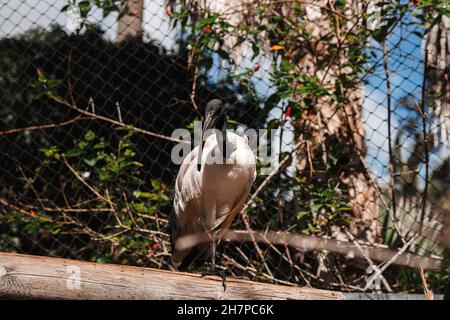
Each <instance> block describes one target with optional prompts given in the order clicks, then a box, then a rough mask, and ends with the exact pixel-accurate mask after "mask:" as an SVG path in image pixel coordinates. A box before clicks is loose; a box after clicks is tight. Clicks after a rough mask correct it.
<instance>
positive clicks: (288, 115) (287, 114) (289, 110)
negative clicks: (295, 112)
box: [284, 106, 292, 118]
mask: <svg viewBox="0 0 450 320" xmlns="http://www.w3.org/2000/svg"><path fill="white" fill-rule="evenodd" d="M291 112H292V109H291V106H288V107H287V109H286V111H285V112H284V115H285V116H286V118H289V117H290V116H291Z"/></svg>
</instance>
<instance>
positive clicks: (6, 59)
mask: <svg viewBox="0 0 450 320" xmlns="http://www.w3.org/2000/svg"><path fill="white" fill-rule="evenodd" d="M94 2H95V1H92V3H94ZM180 2H181V3H182V4H183V3H184V2H183V1H180ZM243 2H244V3H245V4H247V5H251V4H253V5H255V4H254V3H253V2H250V1H243ZM294 2H295V1H294ZM361 2H363V1H361ZM70 3H72V2H70V1H69V2H67V1H63V0H60V1H32V0H26V1H20V2H19V1H1V2H0V93H1V94H0V97H1V100H0V101H1V105H0V106H1V107H0V119H1V120H0V123H1V127H0V164H1V165H0V250H1V251H5V252H18V253H26V254H33V255H44V256H55V257H67V258H72V259H82V260H90V261H96V262H107V263H120V264H131V265H138V266H148V267H155V268H164V269H173V267H172V266H171V262H170V252H171V251H170V230H169V228H168V220H169V216H170V214H171V213H172V211H173V205H172V201H173V192H174V181H175V177H176V175H177V171H178V167H179V165H178V164H176V163H174V162H173V161H172V149H173V147H174V146H175V145H176V144H177V143H178V140H177V139H178V138H179V137H172V133H173V132H174V130H176V129H178V128H186V129H188V130H190V131H192V130H193V123H194V120H201V115H202V112H203V108H204V107H205V105H206V103H207V102H208V101H209V100H211V99H214V98H219V99H221V100H223V101H224V102H225V103H226V105H227V106H228V107H229V108H230V116H229V118H230V119H229V120H230V121H229V125H230V128H231V127H233V128H240V130H241V131H243V130H244V129H246V128H255V129H262V128H268V129H275V131H273V134H272V135H271V136H270V137H269V145H268V147H269V150H270V152H271V154H272V156H273V157H275V158H277V159H279V167H278V169H277V170H273V171H270V170H269V171H268V172H269V174H266V175H259V176H258V178H257V180H256V182H255V184H254V186H253V189H252V192H251V197H250V199H249V200H248V201H247V203H246V205H245V207H244V209H243V210H242V211H241V213H240V214H239V215H238V216H237V218H236V219H235V222H234V223H233V225H232V227H231V229H232V230H231V231H230V232H229V233H227V235H226V236H225V239H223V241H222V242H221V244H220V246H219V251H220V255H219V256H220V259H219V265H220V266H219V268H221V269H223V270H225V271H226V273H227V274H229V275H233V276H238V277H244V278H249V279H252V280H257V281H269V282H275V283H282V284H300V285H306V286H312V287H318V288H327V289H333V290H341V291H354V292H361V291H380V290H381V291H389V292H393V291H394V292H397V291H409V292H421V291H422V279H421V278H420V273H419V271H418V268H419V267H423V268H424V269H425V270H426V273H425V274H426V276H427V278H426V279H425V281H427V282H428V284H429V286H430V287H431V289H432V290H433V291H435V292H440V293H448V288H449V287H448V284H449V273H448V268H449V263H448V260H447V257H448V247H449V246H450V239H449V236H448V234H449V223H450V222H449V217H450V216H449V210H450V203H449V200H448V199H450V194H449V191H448V186H449V179H450V178H449V177H450V174H449V173H450V162H449V145H448V133H449V131H448V129H447V128H448V126H446V125H447V123H448V121H449V114H448V110H450V108H448V106H447V104H448V92H447V91H446V90H448V73H449V72H448V71H449V67H448V65H447V60H448V59H447V57H448V54H449V52H448V46H449V42H448V40H449V35H448V32H449V31H448V30H449V29H448V25H447V20H446V19H447V18H442V19H443V20H442V23H440V24H438V25H437V26H435V27H433V28H432V29H431V31H429V33H427V36H424V34H425V32H424V29H421V27H420V26H419V24H418V23H417V21H416V20H417V18H416V17H415V16H414V15H412V14H410V13H406V14H404V15H402V16H401V18H400V19H398V21H397V22H396V23H395V24H393V25H392V26H391V29H390V32H389V35H388V36H387V37H386V39H385V40H384V41H381V42H377V41H375V39H372V38H371V39H369V40H367V41H366V43H365V44H364V46H363V49H362V50H361V52H360V53H361V54H363V55H364V57H365V58H364V63H363V64H362V66H361V68H360V70H359V71H358V77H357V79H356V80H355V79H351V80H348V79H347V80H345V81H342V82H339V83H340V85H341V86H344V87H345V86H346V85H347V84H348V83H352V85H351V86H350V85H349V86H348V88H351V89H352V90H354V92H352V93H350V94H349V98H348V100H347V102H346V103H347V105H350V109H347V106H346V107H345V108H343V109H336V110H334V109H332V108H331V107H330V108H329V109H327V108H328V107H325V105H332V104H334V103H335V102H334V100H333V99H331V100H327V99H326V98H324V97H323V95H322V96H320V97H319V98H318V99H317V100H314V98H313V99H312V100H311V101H310V100H308V99H309V96H308V95H309V94H310V93H308V92H306V91H305V90H306V89H303V90H302V89H299V90H297V91H296V92H295V93H294V94H292V95H291V96H290V98H286V97H280V95H279V91H280V90H281V89H280V88H281V87H280V83H281V80H280V78H277V77H276V76H277V73H281V72H282V71H283V63H284V62H283V61H286V60H283V59H285V58H286V57H288V58H287V59H289V50H286V48H285V47H286V46H287V45H286V44H285V45H279V47H276V46H275V45H274V44H273V43H270V44H269V48H270V49H268V50H266V51H267V52H265V53H260V54H255V55H254V56H253V58H250V56H251V55H252V54H254V53H255V51H256V50H257V48H255V47H254V46H253V47H252V48H251V49H250V48H248V46H249V45H248V46H247V47H246V46H245V43H244V45H242V44H241V43H240V44H239V45H237V44H236V42H233V41H236V39H232V38H228V39H227V38H226V37H225V40H224V44H223V47H221V48H220V49H217V48H215V47H214V43H213V44H211V47H212V48H210V49H211V50H210V51H204V52H202V55H201V58H198V59H197V60H196V58H195V57H194V54H193V52H196V51H197V50H199V49H198V48H200V45H199V46H196V43H199V41H197V42H192V37H190V35H189V32H188V31H187V29H185V28H183V27H185V25H183V24H182V23H181V24H180V23H178V24H176V23H175V20H177V19H179V20H183V19H185V16H183V15H182V14H181V13H182V11H180V10H182V8H183V7H182V6H181V9H180V6H178V5H177V4H176V3H175V4H174V3H173V2H170V3H165V2H164V1H127V2H126V3H127V5H128V7H127V8H128V10H129V12H131V14H125V15H119V14H118V12H117V11H114V10H113V9H114V8H113V9H111V10H110V11H111V14H108V15H106V17H103V16H102V14H104V10H105V9H104V8H103V11H102V10H100V9H99V8H97V7H95V8H93V9H92V11H89V12H87V13H86V17H87V21H85V20H83V19H81V18H80V16H81V17H83V5H81V4H80V1H78V2H75V3H78V4H80V6H78V4H77V5H73V6H71V7H65V6H66V5H67V4H70ZM81 3H89V1H82V2H81ZM99 3H100V2H99ZM114 3H116V2H114ZM220 3H222V2H220V1H219V2H217V3H216V4H212V6H213V7H214V6H216V7H214V9H215V10H216V11H220V6H219V4H220ZM302 3H303V2H301V1H299V4H300V5H301V6H302V5H303V7H302V8H300V9H298V10H304V15H305V16H304V17H305V19H306V20H307V19H311V16H312V17H313V18H314V19H315V20H314V19H313V20H314V21H315V22H314V23H315V25H316V28H315V29H313V30H310V32H309V31H308V32H309V33H308V35H307V36H306V33H307V32H306V31H305V30H306V29H307V28H306V29H305V30H302V31H299V32H300V35H301V36H305V38H307V39H309V40H308V41H309V42H306V40H304V39H303V38H301V37H300V36H299V38H296V39H300V40H299V41H303V42H302V44H304V47H305V48H306V49H304V50H310V49H309V47H308V46H307V44H308V45H311V43H315V44H316V45H317V44H318V43H320V41H317V42H314V40H315V39H316V40H317V39H319V38H320V37H329V35H325V36H324V35H323V34H321V32H322V30H327V28H329V25H327V22H326V21H327V19H329V16H327V15H325V14H324V12H325V11H326V10H328V11H330V12H332V11H333V10H334V11H336V10H337V9H336V8H337V6H338V5H337V4H336V8H334V9H333V10H329V9H327V8H328V7H327V3H328V2H324V3H322V2H320V5H319V4H317V5H316V6H317V7H319V9H315V8H316V6H315V5H310V6H309V7H308V5H307V4H302ZM344 3H345V2H344ZM364 3H365V2H364ZM238 4H239V2H236V3H235V2H234V1H231V2H230V4H229V6H230V7H231V8H233V5H234V6H237V5H238ZM122 5H123V4H122ZM259 5H261V4H259ZM411 5H413V4H411ZM320 6H322V7H320ZM201 8H202V7H201V6H200V7H199V8H197V9H198V10H201ZM75 9H76V10H75ZM80 10H81V11H80ZM273 10H275V9H273ZM276 10H278V9H276ZM280 10H281V9H280ZM282 10H285V9H282ZM321 10H322V11H321ZM301 12H303V11H301ZM342 12H344V11H342ZM361 14H362V13H361ZM274 16H276V14H274ZM186 19H188V18H186ZM233 19H238V18H236V16H233V15H231V18H229V21H231V22H232V23H235V24H236V23H237V22H236V21H234V20H233ZM356 19H357V20H358V17H356ZM82 21H85V22H86V24H84V25H83V28H82V29H81V31H80V32H78V31H77V27H80V23H83V22H82ZM244 21H245V20H244ZM242 24H244V22H242ZM267 25H270V23H268V24H267ZM334 26H336V24H335V25H334ZM341 27H342V28H346V26H345V24H343V25H342V26H341ZM202 28H203V29H201V30H202V32H203V34H209V33H211V34H213V33H215V32H217V33H219V31H217V29H214V28H215V25H214V22H213V23H211V22H210V23H209V24H205V26H202ZM347 28H349V30H350V31H352V32H354V30H353V29H352V28H353V27H352V26H350V27H348V26H347ZM349 30H347V31H348V32H350V31H349ZM265 32H267V33H268V34H271V32H275V31H273V30H269V31H265ZM269 38H270V37H269ZM272 38H273V37H272ZM436 39H439V40H436ZM338 40H339V39H338ZM433 41H434V42H433ZM446 41H447V42H446ZM238 42H239V41H238ZM345 44H346V43H345V41H340V40H339V41H338V45H339V47H345ZM433 44H434V45H433ZM334 45H336V44H334ZM318 46H319V45H317V46H316V47H315V49H314V50H319V49H317V47H318ZM202 48H203V47H202ZM205 48H206V47H205ZM224 48H228V53H229V56H231V58H230V57H229V56H228V55H227V54H225V53H224V51H227V49H224ZM329 48H331V45H330V47H325V51H326V50H327V49H329ZM426 48H428V50H427V51H425V49H426ZM252 50H253V51H252ZM283 50H285V51H288V52H287V53H286V54H284V51H283ZM311 50H312V49H311ZM343 50H344V49H343ZM345 50H347V49H345ZM433 50H434V51H433ZM314 52H316V54H317V52H320V51H314ZM330 52H333V51H332V50H330ZM425 52H428V54H425ZM197 53H198V52H197ZM295 54H298V52H297V53H295ZM282 55H283V57H284V58H283V57H282ZM299 55H300V56H301V57H302V59H303V60H302V62H301V63H300V62H295V63H298V65H301V68H304V69H305V70H307V71H305V75H307V74H308V72H309V71H308V70H309V69H308V68H309V67H308V64H312V65H314V66H317V65H318V64H320V63H323V62H320V61H319V60H320V55H318V56H319V58H318V59H317V60H318V61H315V60H314V59H313V58H312V56H314V55H312V54H311V52H309V53H305V54H299ZM324 57H325V58H324V61H328V63H329V62H330V61H332V59H334V58H333V56H331V57H330V56H326V54H324ZM230 59H232V60H233V61H234V64H233V65H232V64H231V63H229V62H227V61H229V60H230ZM336 59H338V60H337V61H339V69H340V70H342V69H344V68H345V65H344V64H345V63H348V61H345V58H342V57H338V58H336ZM339 59H343V60H339ZM348 59H349V61H350V60H351V59H356V58H354V57H353V56H350V58H348ZM200 60H201V61H202V64H201V65H200V66H197V65H195V61H200ZM293 60H295V59H293ZM351 61H353V60H351ZM290 67H291V66H288V67H287V68H288V69H289V68H290ZM329 69H330V70H331V71H328V70H327V71H326V73H330V74H331V75H332V76H331V78H332V77H334V76H335V77H336V79H338V78H339V77H338V73H337V71H335V70H334V67H330V68H329ZM302 70H303V69H302ZM286 74H289V72H287V73H286ZM325 78H326V74H325V76H324V79H325ZM283 79H284V78H283ZM327 79H328V78H327ZM336 79H334V80H329V82H328V83H327V81H328V80H325V81H322V82H324V83H325V85H327V84H329V85H331V86H334V87H337V86H336V83H338V81H336ZM339 79H340V78H339ZM309 80H310V79H309V78H308V81H309ZM289 81H290V80H289ZM296 81H297V80H296ZM355 83H356V84H355ZM290 86H291V87H292V82H290ZM296 86H298V87H299V88H306V86H305V85H304V84H303V85H300V84H298V83H297V84H296ZM294 87H295V86H294ZM336 90H337V89H336ZM349 90H350V89H349ZM439 93H443V95H442V94H441V95H439ZM314 94H316V95H317V91H315V93H314ZM297 100H298V101H302V102H301V103H302V106H300V107H299V105H298V104H297V102H296V101H297ZM349 101H350V102H349ZM308 103H309V104H315V105H316V106H317V105H318V106H321V107H320V108H318V109H320V110H322V111H321V112H316V111H317V110H316V109H314V107H312V108H310V109H306V107H305V105H308ZM352 105H353V106H352ZM305 110H306V111H305ZM311 110H315V111H314V112H311ZM333 110H334V111H333ZM341 110H344V112H343V113H342V111H341ZM341 113H342V114H341ZM343 114H345V116H346V118H345V117H344V116H343ZM342 119H346V121H344V120H342ZM346 130H347V131H346ZM355 150H356V151H355ZM268 166H269V167H270V164H269V165H268V164H267V163H265V164H264V163H261V162H259V163H258V171H259V172H260V169H261V168H262V167H266V168H267V167H268ZM204 267H207V266H204ZM191 270H196V269H195V268H192V269H191ZM380 270H381V271H382V272H381V275H380V273H379V271H380Z"/></svg>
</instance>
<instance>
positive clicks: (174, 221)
mask: <svg viewBox="0 0 450 320" xmlns="http://www.w3.org/2000/svg"><path fill="white" fill-rule="evenodd" d="M227 112H228V111H227V109H226V108H225V107H224V105H223V103H222V101H221V100H219V99H214V100H211V101H210V102H209V103H208V104H207V105H206V108H205V119H204V122H203V127H202V139H201V143H200V145H199V146H197V147H196V148H194V149H193V150H192V151H191V152H189V154H188V155H187V156H186V158H185V159H184V160H183V162H182V164H181V167H180V169H179V172H178V176H177V178H176V182H175V198H174V213H173V214H172V216H171V218H170V225H171V232H172V233H171V243H172V264H173V265H174V266H175V267H176V268H177V269H179V270H184V269H186V268H187V267H189V266H190V265H192V264H194V265H195V266H199V265H201V264H202V263H203V262H204V261H206V260H208V259H211V265H212V270H214V271H215V267H216V263H215V259H216V247H217V245H218V244H219V242H220V240H221V239H222V237H223V235H224V234H225V232H226V231H227V230H228V228H229V227H230V225H231V223H232V221H233V219H234V218H235V217H236V215H237V214H238V213H239V211H240V210H241V209H242V207H243V205H244V203H245V200H246V199H247V196H248V194H249V193H250V189H251V187H252V184H253V182H254V181H255V178H256V158H255V155H254V153H253V151H252V150H251V148H250V146H249V143H248V138H247V137H243V136H239V135H237V134H235V133H232V132H227V130H226V126H227ZM212 131H215V132H212ZM214 271H213V272H214Z"/></svg>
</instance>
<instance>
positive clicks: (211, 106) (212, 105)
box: [205, 99, 224, 116]
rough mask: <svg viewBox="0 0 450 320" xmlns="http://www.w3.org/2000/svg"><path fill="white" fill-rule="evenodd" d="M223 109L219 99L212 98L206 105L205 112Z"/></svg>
mask: <svg viewBox="0 0 450 320" xmlns="http://www.w3.org/2000/svg"><path fill="white" fill-rule="evenodd" d="M223 110H224V106H223V102H222V100H220V99H213V100H211V101H210V102H208V104H207V105H206V108H205V114H206V115H207V116H208V114H211V115H213V114H219V113H221V112H222V111H223Z"/></svg>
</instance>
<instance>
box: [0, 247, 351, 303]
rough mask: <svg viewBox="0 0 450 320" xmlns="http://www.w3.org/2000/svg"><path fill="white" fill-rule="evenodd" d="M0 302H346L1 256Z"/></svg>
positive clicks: (161, 273) (319, 293)
mask: <svg viewBox="0 0 450 320" xmlns="http://www.w3.org/2000/svg"><path fill="white" fill-rule="evenodd" d="M0 298H15V299H127V300H129V299H300V300H303V299H309V300H323V299H332V300H340V299H344V298H345V297H344V295H343V294H342V293H339V292H332V291H325V290H317V289H312V288H303V287H294V286H284V285H274V284H267V283H259V282H251V281H247V280H241V279H236V278H227V289H226V290H225V292H224V289H223V287H222V280H221V279H220V278H219V277H209V276H208V277H205V278H201V276H200V275H198V274H191V273H182V272H172V271H165V270H157V269H150V268H138V267H130V266H122V265H113V264H101V263H94V262H85V261H77V260H69V259H60V258H48V257H41V256H30V255H21V254H13V253H0Z"/></svg>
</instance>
